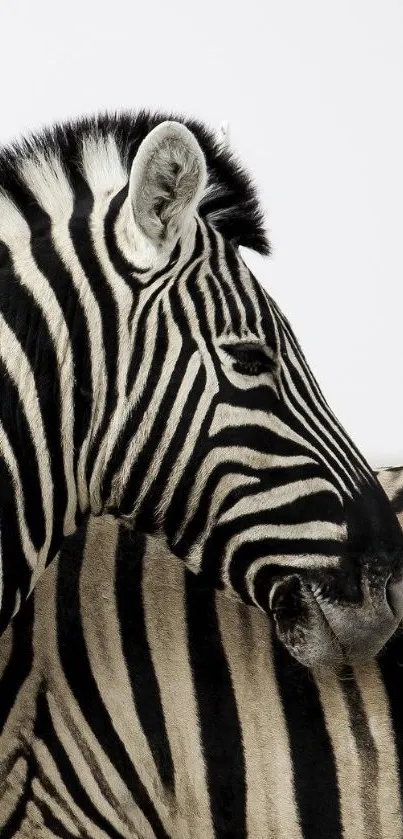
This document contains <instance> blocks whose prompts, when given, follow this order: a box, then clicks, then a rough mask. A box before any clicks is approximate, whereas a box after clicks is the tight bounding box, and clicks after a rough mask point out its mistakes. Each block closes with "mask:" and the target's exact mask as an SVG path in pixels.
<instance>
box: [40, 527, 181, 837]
mask: <svg viewBox="0 0 403 839" xmlns="http://www.w3.org/2000/svg"><path fill="white" fill-rule="evenodd" d="M85 534H86V530H85V528H84V527H82V528H81V529H80V530H79V531H77V533H75V534H74V536H73V537H70V538H69V539H67V540H66V541H65V542H64V544H63V547H62V549H61V551H60V560H59V567H58V576H57V601H56V602H57V609H56V613H57V618H56V624H57V640H58V649H59V656H60V661H61V664H62V667H63V670H64V673H65V676H66V680H67V682H68V684H69V685H70V689H71V691H72V693H73V696H74V697H75V699H76V701H77V702H78V704H79V706H80V708H81V712H82V714H83V716H84V718H85V719H86V721H87V723H88V725H89V726H90V728H91V729H92V731H93V732H94V735H95V737H96V738H97V739H98V742H99V743H100V745H101V746H102V748H103V750H104V752H105V754H106V756H107V757H108V759H109V760H110V761H111V763H112V764H113V765H114V767H115V768H116V770H117V772H118V773H119V774H120V776H121V778H122V779H123V781H124V783H125V784H126V786H127V788H128V789H129V791H130V792H131V793H132V795H133V797H134V799H135V800H136V802H137V804H138V806H139V807H140V809H141V810H142V812H143V813H144V817H145V818H146V819H148V821H149V823H150V825H151V827H152V829H153V830H154V833H155V835H156V837H157V839H168V836H167V833H166V831H165V829H164V826H163V824H162V822H161V820H160V818H159V815H158V813H157V810H156V808H155V807H154V804H153V802H152V801H151V799H150V797H149V795H148V792H147V790H146V788H145V787H144V785H143V783H142V781H141V779H140V777H139V775H138V774H137V771H136V768H135V766H134V765H133V763H132V762H131V760H130V758H129V756H128V754H127V752H126V749H125V746H124V744H123V743H122V742H121V740H120V738H119V737H118V735H117V733H116V731H115V729H114V727H113V724H112V720H111V719H110V717H109V714H108V712H107V710H106V708H105V706H104V704H103V701H102V697H101V695H100V693H99V690H98V687H97V684H96V682H95V679H94V677H93V674H92V671H91V665H90V661H89V658H88V652H87V649H86V646H85V638H84V634H83V627H82V624H81V616H80V596H79V580H80V568H81V562H82V558H83V555H84V549H85ZM101 550H102V548H101V545H100V551H101ZM60 757H61V760H62V758H63V755H61V756H60ZM63 762H64V758H63ZM63 762H62V763H61V764H58V765H60V766H61V773H62V776H63V777H64V778H65V783H66V786H67V784H68V782H70V787H71V789H70V792H71V793H72V795H73V797H74V795H75V794H76V793H77V794H78V795H79V798H80V800H81V802H82V795H81V793H80V788H81V785H80V784H79V782H78V781H77V779H76V778H75V777H74V776H73V775H72V774H67V775H66V774H64V773H63ZM65 768H66V771H68V772H69V771H70V770H69V767H68V766H67V765H66V767H65ZM80 806H82V803H81V804H80ZM85 807H86V808H87V810H88V812H90V813H91V816H90V817H91V818H93V817H94V816H93V807H92V805H91V806H90V802H89V800H88V802H86V804H85ZM85 807H84V809H85ZM99 818H101V817H99Z"/></svg>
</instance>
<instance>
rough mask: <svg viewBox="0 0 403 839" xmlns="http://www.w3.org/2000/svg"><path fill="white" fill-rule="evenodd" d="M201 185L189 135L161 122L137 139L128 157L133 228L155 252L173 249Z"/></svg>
mask: <svg viewBox="0 0 403 839" xmlns="http://www.w3.org/2000/svg"><path fill="white" fill-rule="evenodd" d="M206 181H207V172H206V162H205V158H204V154H203V151H202V149H201V147H200V145H199V143H198V142H197V140H196V137H195V136H194V134H192V132H191V131H189V129H188V128H186V126H184V125H182V124H181V123H178V122H170V121H166V122H163V123H161V124H160V125H158V126H157V127H156V128H154V129H153V130H152V131H151V132H150V134H148V135H147V137H146V138H145V139H144V140H143V142H142V144H141V146H140V148H139V150H138V152H137V154H136V157H135V158H134V161H133V165H132V171H131V174H130V185H129V195H130V200H131V205H132V210H133V215H134V219H135V222H136V224H137V225H138V226H139V227H140V229H141V230H142V232H143V233H144V234H145V235H146V236H147V237H148V239H150V240H151V241H152V242H153V244H154V245H155V246H157V247H161V246H163V245H164V244H167V243H169V244H173V242H174V241H175V240H176V239H177V238H178V237H179V236H180V235H181V232H182V230H183V228H184V227H185V226H186V223H188V221H189V219H190V217H191V215H193V214H194V212H195V211H196V208H197V204H198V203H199V201H200V199H201V197H202V195H203V192H204V189H205V186H206Z"/></svg>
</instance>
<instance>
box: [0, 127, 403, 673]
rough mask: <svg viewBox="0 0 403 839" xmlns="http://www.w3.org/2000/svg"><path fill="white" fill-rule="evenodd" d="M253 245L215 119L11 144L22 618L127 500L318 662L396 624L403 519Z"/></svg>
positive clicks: (358, 652) (4, 371)
mask: <svg viewBox="0 0 403 839" xmlns="http://www.w3.org/2000/svg"><path fill="white" fill-rule="evenodd" d="M185 123H186V124H185ZM240 245H245V246H250V247H253V248H255V249H256V250H257V251H260V252H262V253H268V252H269V245H268V242H267V239H266V237H265V234H264V229H263V224H262V216H261V211H260V208H259V205H258V202H257V199H256V196H255V192H254V189H253V187H252V185H251V183H250V180H249V178H248V176H247V175H246V174H245V172H244V171H243V170H242V169H241V167H240V166H239V165H238V164H237V163H236V162H235V161H234V159H233V157H232V155H231V154H230V152H229V151H228V149H226V148H225V147H223V145H222V144H219V143H217V142H216V141H215V140H214V137H213V135H212V134H210V133H209V132H208V131H207V130H206V129H205V128H204V127H203V126H202V125H200V124H199V123H196V122H192V121H183V120H182V121H181V120H180V121H171V120H165V119H164V117H163V116H162V115H154V116H152V115H150V114H144V113H142V114H139V115H137V116H133V115H123V116H121V117H119V116H117V117H103V118H96V119H94V120H92V121H91V120H84V121H82V122H79V123H75V124H66V125H64V126H59V127H56V128H55V129H53V130H52V131H50V132H48V133H45V134H43V135H40V136H39V139H38V138H37V139H35V138H33V139H31V140H30V141H29V142H28V143H27V144H26V145H25V146H24V145H23V146H21V147H19V148H17V149H16V150H14V151H11V152H8V153H7V154H6V155H3V156H0V269H1V274H0V280H1V282H2V283H3V285H2V295H1V299H0V309H1V311H0V327H1V329H0V356H1V361H2V365H3V366H2V367H1V365H0V377H2V378H1V381H2V388H3V391H2V392H3V395H4V398H3V401H2V405H1V406H0V407H1V411H2V413H1V415H0V420H1V423H2V424H1V423H0V432H1V433H0V455H1V458H2V459H3V461H4V462H5V464H6V468H4V469H3V472H2V474H1V475H0V478H1V480H0V490H1V497H2V503H3V508H2V510H3V512H2V516H1V538H2V556H3V560H4V564H5V569H6V571H7V573H8V576H7V574H5V576H4V579H5V580H6V582H7V586H6V592H5V593H6V594H7V592H8V595H7V598H8V599H7V598H6V597H5V596H4V597H3V604H5V606H4V608H3V613H4V618H3V622H6V621H7V619H9V616H10V615H11V613H12V611H13V610H14V611H15V610H16V608H18V603H19V602H20V600H21V599H22V598H23V597H24V596H25V594H26V593H27V591H28V589H29V586H30V587H31V588H32V585H33V584H34V583H35V579H37V577H38V575H39V573H40V571H41V569H43V568H44V566H45V564H46V562H47V561H48V559H49V557H50V556H52V555H54V553H55V552H56V550H57V548H58V547H59V545H60V543H61V539H62V537H63V536H65V535H68V533H70V532H72V530H73V529H74V527H75V526H76V524H77V521H78V519H79V516H80V515H82V514H85V513H88V512H92V513H95V514H100V513H102V512H104V511H111V512H114V514H115V515H117V516H119V517H121V518H123V519H124V520H125V521H126V522H127V523H128V524H129V525H130V527H132V528H135V529H137V530H138V531H143V532H149V533H154V534H156V535H157V536H159V537H160V538H161V539H162V540H163V541H164V542H165V544H166V546H167V547H169V549H170V550H171V551H172V552H173V553H174V554H175V555H176V556H178V557H180V558H181V559H183V560H184V561H185V563H186V564H187V566H188V567H189V568H191V569H193V571H195V572H196V573H198V574H200V575H201V578H202V579H204V580H205V582H206V585H209V586H212V587H215V588H225V589H227V590H228V592H229V593H230V594H232V595H233V596H235V597H236V598H239V599H241V600H243V601H245V602H247V603H252V604H255V605H257V606H258V607H259V608H261V609H263V610H264V611H265V612H267V613H270V614H271V615H272V616H273V619H274V623H275V626H276V630H277V633H278V636H279V638H280V639H281V640H282V641H283V642H284V643H285V645H286V646H287V647H288V649H289V650H290V651H291V652H292V653H293V654H294V655H295V656H296V657H297V658H298V659H299V660H300V661H302V662H304V663H305V664H308V665H312V666H313V665H315V664H319V663H321V662H324V661H326V662H334V663H337V662H342V661H344V660H346V659H354V658H357V657H362V656H370V655H373V654H375V653H376V652H377V651H378V650H379V649H380V648H381V647H382V646H383V644H384V643H385V642H386V641H387V639H388V638H389V636H390V635H391V634H392V633H393V631H394V630H395V628H396V626H397V624H398V622H399V620H400V618H401V616H402V614H403V598H402V596H401V593H400V578H401V576H402V568H403V536H402V533H401V531H400V528H399V526H398V523H397V520H396V518H395V516H394V514H393V512H392V509H391V507H390V504H389V502H388V501H387V499H386V496H385V495H384V493H383V490H382V489H381V487H380V485H379V484H378V483H377V481H376V479H375V478H374V477H373V475H372V472H371V470H370V468H369V466H368V465H367V463H366V462H365V460H364V458H363V457H362V456H361V455H360V453H359V452H358V451H357V449H356V448H355V446H354V445H353V443H352V442H351V440H350V439H349V437H348V436H347V434H346V432H345V431H344V429H343V428H342V427H341V425H340V423H339V422H338V421H337V420H336V418H335V417H334V415H333V414H332V412H331V410H330V409H329V407H328V405H327V403H326V401H325V399H324V397H323V395H322V393H321V391H320V389H319V387H318V385H317V383H316V381H315V379H314V376H313V374H312V373H311V371H310V369H309V367H308V365H307V363H306V361H305V358H304V356H303V353H302V351H301V349H300V347H299V344H298V342H297V340H296V338H295V336H294V334H293V332H292V329H291V327H290V325H289V324H288V322H287V320H286V318H285V317H284V316H283V314H282V313H281V311H280V309H279V308H278V306H277V305H276V303H275V302H274V301H273V300H272V299H271V297H270V296H269V295H268V294H267V293H266V292H265V291H264V290H263V288H262V287H261V286H260V285H259V283H258V282H257V280H256V279H255V278H254V277H253V275H252V274H251V272H250V270H249V269H248V268H247V266H246V265H245V263H244V261H243V260H242V257H241V255H240V252H239V246H240ZM10 289H12V290H13V291H12V294H10ZM3 292H4V293H3ZM49 382H51V383H52V386H51V387H50V386H49ZM15 416H17V417H18V418H19V419H18V422H17V423H16V422H15V421H14V420H13V417H15ZM21 452H23V453H24V456H22V457H21ZM0 465H1V464H0ZM3 473H4V477H3ZM3 485H4V486H3ZM16 488H17V489H16ZM15 493H16V494H17V503H14V495H15ZM6 503H7V504H8V507H7V508H6V506H5V505H6ZM6 509H7V510H10V513H8V512H7V513H6V512H5V510H6ZM15 510H16V511H17V512H16V513H15V512H13V511H15ZM18 545H20V550H19V552H18ZM7 546H9V551H8V553H7V550H8V548H7ZM6 549H7V550H6ZM16 553H17V554H18V555H19V556H20V555H21V556H23V557H24V559H25V565H23V563H22V561H21V560H20V559H19V560H18V563H17V562H16V561H14V554H16ZM8 554H9V555H8ZM6 560H7V562H6ZM21 568H23V572H22V571H21V574H20V570H19V569H21ZM32 569H34V572H32ZM18 574H20V578H18V577H17V575H18ZM21 578H23V583H24V584H23V585H22V584H21ZM13 587H14V588H13ZM6 607H7V608H6ZM168 607H169V605H167V608H168Z"/></svg>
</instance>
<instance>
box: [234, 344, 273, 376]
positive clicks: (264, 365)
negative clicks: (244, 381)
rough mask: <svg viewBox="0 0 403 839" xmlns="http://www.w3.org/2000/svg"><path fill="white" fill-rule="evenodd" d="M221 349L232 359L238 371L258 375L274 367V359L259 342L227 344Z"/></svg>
mask: <svg viewBox="0 0 403 839" xmlns="http://www.w3.org/2000/svg"><path fill="white" fill-rule="evenodd" d="M222 349H224V350H225V352H226V353H227V354H228V355H230V356H231V357H232V358H233V359H234V361H235V364H234V365H233V368H234V370H236V371H237V372H238V373H246V374H248V375H249V376H258V375H259V374H260V373H267V372H271V371H273V370H274V369H275V366H276V362H275V360H274V359H273V358H271V357H270V356H269V355H268V354H267V353H266V352H265V350H264V348H263V347H262V346H260V345H259V344H227V345H226V346H224V347H223V348H222Z"/></svg>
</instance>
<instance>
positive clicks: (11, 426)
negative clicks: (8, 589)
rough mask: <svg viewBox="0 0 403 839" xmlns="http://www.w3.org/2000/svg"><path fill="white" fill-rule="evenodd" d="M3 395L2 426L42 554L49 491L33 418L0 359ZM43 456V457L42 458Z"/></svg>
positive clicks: (28, 519)
mask: <svg viewBox="0 0 403 839" xmlns="http://www.w3.org/2000/svg"><path fill="white" fill-rule="evenodd" d="M0 393H1V398H2V403H3V404H2V414H1V419H2V423H3V426H4V429H5V431H6V434H7V437H8V439H9V442H10V445H11V448H12V450H13V452H14V455H15V457H16V459H17V463H18V471H19V475H20V479H21V489H22V498H21V501H22V506H23V510H24V518H25V521H26V523H27V525H28V530H29V534H30V536H31V539H32V543H33V545H34V548H35V550H36V551H39V549H40V548H41V547H42V545H43V543H44V541H45V536H46V534H45V514H44V509H43V506H42V501H43V497H42V491H44V492H46V489H47V487H42V486H41V482H40V477H39V465H38V458H37V454H36V451H35V445H34V442H33V439H32V435H31V426H30V419H31V418H30V417H29V416H27V414H26V413H25V410H24V404H23V403H22V402H21V399H20V395H19V393H18V390H17V387H16V385H15V384H14V382H13V380H12V379H11V377H10V376H9V374H8V372H7V369H6V366H5V364H4V362H3V360H2V358H0ZM19 455H21V456H19ZM41 456H42V455H41V453H40V454H39V457H41ZM52 489H53V488H52ZM6 556H7V554H6ZM11 556H12V553H11Z"/></svg>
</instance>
